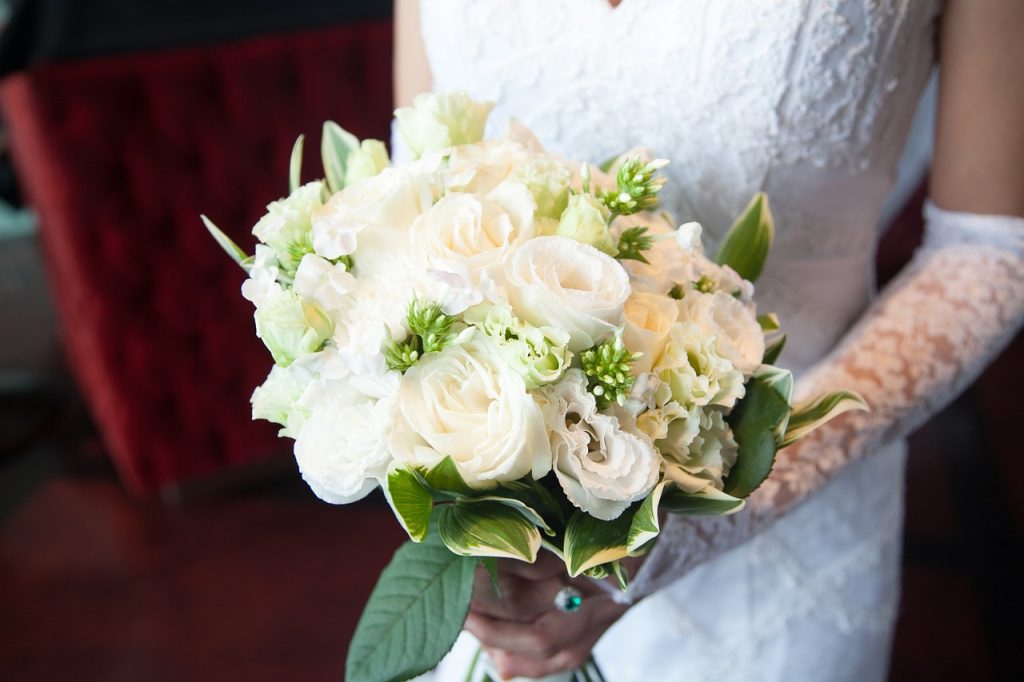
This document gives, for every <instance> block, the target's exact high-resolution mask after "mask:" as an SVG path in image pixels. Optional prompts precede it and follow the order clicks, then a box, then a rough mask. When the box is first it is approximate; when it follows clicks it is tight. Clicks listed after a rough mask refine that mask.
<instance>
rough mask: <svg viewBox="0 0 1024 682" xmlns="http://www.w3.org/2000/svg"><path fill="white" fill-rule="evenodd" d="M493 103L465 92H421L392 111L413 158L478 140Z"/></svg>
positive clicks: (482, 133) (481, 136)
mask: <svg viewBox="0 0 1024 682" xmlns="http://www.w3.org/2000/svg"><path fill="white" fill-rule="evenodd" d="M493 108H494V104H493V103H491V102H477V101H474V100H473V98H471V97H470V96H469V95H468V94H467V93H465V92H448V93H429V92H428V93H422V94H419V95H416V97H415V98H414V99H413V102H412V106H411V107H402V108H400V109H396V110H395V119H396V120H397V121H398V132H399V134H400V135H401V136H402V139H403V140H404V141H405V144H406V146H407V147H408V148H409V151H410V153H411V154H412V157H413V158H414V159H418V158H419V157H420V156H422V155H423V153H424V152H427V151H431V150H435V149H443V148H445V147H452V146H455V145H461V144H472V143H473V142H479V141H480V139H481V138H483V136H484V125H485V124H486V123H487V116H488V115H489V114H490V113H491V109H493Z"/></svg>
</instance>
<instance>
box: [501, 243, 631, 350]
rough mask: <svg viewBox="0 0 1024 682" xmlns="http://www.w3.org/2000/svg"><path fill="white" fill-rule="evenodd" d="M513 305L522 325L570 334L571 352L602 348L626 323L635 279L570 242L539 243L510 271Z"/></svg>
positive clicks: (514, 260)
mask: <svg viewBox="0 0 1024 682" xmlns="http://www.w3.org/2000/svg"><path fill="white" fill-rule="evenodd" d="M505 273H506V278H507V282H508V289H509V291H508V294H509V302H510V303H511V304H512V309H513V311H514V312H515V314H516V316H517V317H519V319H521V320H524V321H526V322H529V323H530V324H532V325H534V326H537V327H548V326H550V327H557V328H558V329H561V330H563V331H565V332H567V333H568V334H569V344H568V345H569V350H570V351H572V352H573V353H578V352H580V351H582V350H586V349H587V348H591V347H592V346H596V345H597V344H599V343H600V342H601V341H603V340H604V339H605V338H607V337H608V336H609V335H610V334H612V333H613V332H614V331H615V329H616V328H617V327H618V326H619V324H621V322H622V310H623V307H624V306H625V304H626V299H627V298H629V295H630V285H629V276H628V275H627V274H626V271H625V270H623V269H622V266H621V265H620V264H619V262H618V261H617V260H615V259H614V258H612V257H611V256H609V255H607V254H605V253H601V252H600V251H598V250H597V249H595V248H594V247H592V246H589V245H587V244H583V243H581V242H577V241H575V240H573V239H566V238H564V237H536V238H534V239H531V240H529V241H528V242H526V243H525V244H523V245H522V246H521V247H519V249H518V250H517V251H516V252H515V253H514V254H513V255H512V257H511V258H510V259H509V261H508V264H507V265H506V268H505Z"/></svg>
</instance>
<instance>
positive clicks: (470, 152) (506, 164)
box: [444, 138, 530, 194]
mask: <svg viewBox="0 0 1024 682" xmlns="http://www.w3.org/2000/svg"><path fill="white" fill-rule="evenodd" d="M529 158H530V155H529V153H527V151H526V149H524V148H523V146H522V145H521V144H519V143H517V142H513V141H512V140H509V139H503V138H497V139H491V140H484V141H483V142H477V143H476V144H466V145H462V146H459V147H454V148H453V149H452V151H451V154H450V155H449V156H448V166H447V173H446V175H445V181H444V184H445V188H446V189H448V190H449V191H456V192H469V193H474V194H486V193H487V192H490V191H491V190H492V189H494V188H495V187H497V186H498V185H500V184H501V183H502V182H504V181H505V180H507V179H509V177H510V176H511V175H512V174H513V173H514V172H516V169H517V168H519V167H520V166H522V165H523V164H525V163H526V162H527V160H528V159H529Z"/></svg>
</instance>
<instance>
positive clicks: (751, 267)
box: [715, 192, 775, 282]
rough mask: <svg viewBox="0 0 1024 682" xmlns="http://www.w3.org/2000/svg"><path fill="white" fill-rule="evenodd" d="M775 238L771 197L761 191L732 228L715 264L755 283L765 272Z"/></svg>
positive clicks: (720, 248)
mask: <svg viewBox="0 0 1024 682" xmlns="http://www.w3.org/2000/svg"><path fill="white" fill-rule="evenodd" d="M774 235H775V223H774V219H773V218H772V212H771V209H770V208H769V207H768V197H767V195H765V193H764V192H758V193H757V194H755V195H754V198H753V199H751V200H750V203H749V204H747V207H746V208H745V209H743V213H741V214H740V216H739V217H738V218H737V219H736V222H734V223H733V224H732V227H730V228H729V232H728V233H726V235H725V240H724V241H723V242H722V245H721V246H720V247H719V248H718V253H717V254H715V262H716V263H718V264H719V265H728V266H729V267H731V268H732V269H733V270H735V271H736V272H738V273H739V274H740V276H741V277H743V278H744V279H748V280H750V281H751V282H753V281H755V280H756V279H757V278H758V277H759V276H760V274H761V270H763V269H764V263H765V261H766V260H767V259H768V252H769V251H771V248H772V239H773V238H774Z"/></svg>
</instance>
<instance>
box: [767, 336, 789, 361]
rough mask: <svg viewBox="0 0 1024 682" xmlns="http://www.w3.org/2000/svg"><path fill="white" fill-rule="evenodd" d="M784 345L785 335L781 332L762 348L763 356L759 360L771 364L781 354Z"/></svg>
mask: <svg viewBox="0 0 1024 682" xmlns="http://www.w3.org/2000/svg"><path fill="white" fill-rule="evenodd" d="M785 347H786V335H785V334H781V335H780V336H779V338H777V339H775V340H774V341H772V342H771V343H769V344H768V345H767V346H765V348H764V358H762V360H761V362H762V363H764V364H766V365H773V364H775V361H776V360H778V359H779V356H780V355H782V349H783V348H785Z"/></svg>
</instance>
